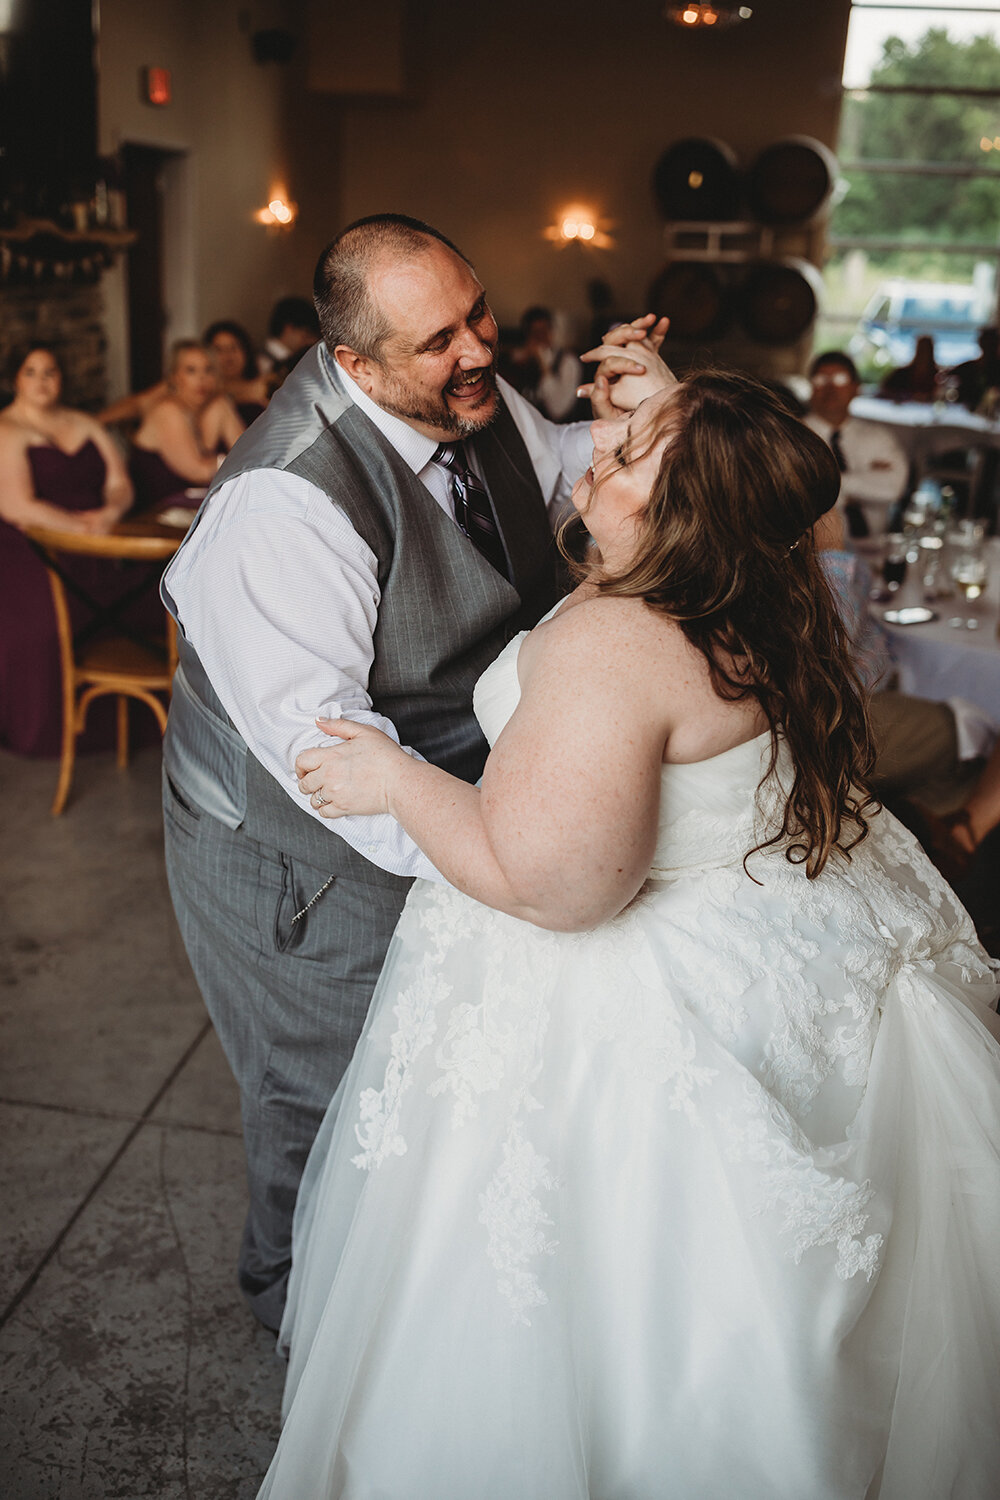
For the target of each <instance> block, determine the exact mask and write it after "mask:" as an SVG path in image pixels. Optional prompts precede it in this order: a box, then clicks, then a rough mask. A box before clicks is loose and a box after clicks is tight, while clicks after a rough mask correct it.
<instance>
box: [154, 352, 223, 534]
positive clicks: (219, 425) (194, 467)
mask: <svg viewBox="0 0 1000 1500" xmlns="http://www.w3.org/2000/svg"><path fill="white" fill-rule="evenodd" d="M243 430H244V429H243V423H242V422H241V421H240V419H239V416H238V415H237V412H236V408H235V406H234V405H233V402H232V400H231V399H230V398H229V397H228V396H222V395H220V394H219V385H218V381H217V379H216V375H215V371H214V369H213V368H212V362H211V359H210V358H209V354H208V351H207V350H206V349H205V347H204V345H203V344H199V343H198V341H197V340H196V339H181V340H180V341H179V342H178V343H176V344H175V345H174V347H173V352H172V354H171V360H170V369H169V370H168V372H167V393H166V395H165V396H163V397H162V399H161V400H159V401H157V403H156V404H155V406H153V407H152V408H151V409H150V411H149V412H148V413H147V414H146V416H145V418H144V419H143V422H142V426H141V427H140V428H139V430H138V432H137V433H136V435H135V437H134V439H133V443H132V453H131V456H130V458H129V472H130V474H131V476H132V483H133V484H134V486H135V501H136V509H137V510H139V511H146V510H152V509H155V508H156V507H157V506H162V505H163V504H164V503H165V502H167V501H168V500H172V501H174V502H175V503H176V504H179V505H190V504H191V498H192V497H191V496H189V495H188V491H189V490H190V489H196V490H202V491H203V490H204V489H205V487H206V486H207V485H208V484H209V483H210V482H211V481H212V479H214V477H215V471H216V469H217V468H218V467H219V455H220V453H228V452H229V449H230V448H231V447H232V446H233V444H234V443H235V441H236V439H237V438H238V437H239V436H240V434H241V433H242V432H243Z"/></svg>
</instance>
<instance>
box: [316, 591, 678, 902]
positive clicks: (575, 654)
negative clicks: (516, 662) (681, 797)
mask: <svg viewBox="0 0 1000 1500" xmlns="http://www.w3.org/2000/svg"><path fill="white" fill-rule="evenodd" d="M642 613H644V612H643V611H642V606H639V605H637V604H635V603H634V601H618V600H601V601H594V602H591V603H587V604H581V605H578V606H576V607H574V608H572V609H569V610H567V611H566V612H565V614H564V615H562V616H560V617H559V618H558V619H556V620H553V621H551V622H550V623H549V624H548V625H546V626H544V627H542V629H541V630H540V632H539V637H538V639H537V642H536V641H535V640H533V641H532V643H531V644H532V647H533V648H534V649H533V650H532V652H531V664H530V670H529V672H528V674H527V678H526V681H525V683H524V686H523V692H522V697H521V701H520V703H519V705H518V708H517V710H516V712H515V713H514V715H513V717H512V718H511V720H510V722H509V723H508V725H507V726H506V728H505V729H504V731H503V733H502V734H501V736H500V738H499V740H498V741H497V744H496V746H495V748H494V750H493V752H492V754H491V755H490V757H489V760H488V761H487V764H486V770H485V773H484V776H483V783H482V791H481V792H480V791H479V790H478V789H477V788H475V787H471V786H469V785H468V784H467V783H466V782H464V781H460V780H458V779H457V778H456V777H454V776H450V775H448V773H447V772H445V771H442V770H441V769H440V768H438V767H436V766H432V765H429V764H427V763H426V762H421V761H414V760H412V759H411V758H410V757H409V756H406V755H404V754H403V753H402V752H401V751H399V750H398V748H397V747H396V746H394V745H393V744H392V743H391V741H389V740H388V739H387V738H386V737H385V736H383V735H380V734H378V731H373V730H367V731H363V732H358V728H359V727H358V726H356V725H347V724H345V723H344V722H343V721H337V722H336V726H335V727H334V726H331V732H333V733H335V734H339V735H344V736H345V743H344V744H343V745H341V746H337V747H335V748H332V749H330V750H323V751H306V752H304V753H303V755H301V756H300V757H299V760H298V762H297V766H298V768H299V772H300V776H301V777H302V780H301V782H300V788H301V790H302V791H303V792H304V793H306V794H308V793H311V792H314V791H316V790H317V789H319V790H320V792H321V795H322V796H323V797H325V798H328V799H330V801H329V805H328V806H327V807H324V815H333V816H337V815H339V814H340V813H345V812H355V813H357V812H375V811H387V812H390V813H391V814H392V815H393V816H394V817H395V818H397V819H398V821H399V822H400V823H401V824H402V825H403V827H404V828H405V829H406V831H407V833H408V834H409V835H410V836H411V838H413V839H414V840H415V842H416V843H417V844H419V845H420V847H421V848H422V849H423V850H424V852H425V853H426V854H427V855H428V857H429V858H430V859H431V860H432V862H433V863H434V864H435V865H436V866H437V868H438V869H439V870H440V871H441V873H442V874H443V875H444V876H445V877H446V879H448V880H449V881H450V882H451V883H452V884H453V885H455V886H457V887H458V889H459V890H462V891H465V892H466V893H467V894H468V895H470V896H474V897H475V898H476V899H477V900H479V901H483V902H485V903H486V904H487V905H488V906H493V907H496V908H498V909H499V910H501V911H505V912H509V913H511V914H512V915H513V916H517V917H521V918H523V919H524V920H526V921H529V922H534V923H535V924H536V925H538V926H540V927H548V928H552V929H555V930H559V931H583V930H586V929H588V928H590V927H594V926H596V925H597V924H598V923H600V922H602V921H606V920H607V919H608V918H609V917H612V916H614V915H615V914H616V913H617V912H619V911H621V909H622V908H623V907H624V906H625V905H626V904H627V903H628V902H629V901H630V900H631V898H632V897H633V896H634V895H635V893H636V891H637V890H638V889H639V887H640V886H641V885H642V882H643V880H644V879H645V878H646V875H647V873H648V870H649V865H650V861H651V859H652V854H653V849H654V846H655V841H656V828H657V813H658V806H659V792H660V767H661V762H662V756H663V747H664V743H665V740H666V736H667V733H668V732H669V727H670V726H669V724H667V723H665V719H664V713H663V707H662V705H663V702H664V698H665V695H664V693H663V692H661V691H659V690H658V689H659V686H660V685H661V684H658V685H657V687H656V688H654V690H651V680H650V673H651V671H652V670H655V667H654V664H653V661H652V660H651V655H650V647H651V643H654V644H653V650H652V655H653V657H654V658H658V657H660V656H661V654H662V653H661V652H658V651H657V650H656V646H655V642H657V641H658V640H661V639H662V627H661V628H660V629H659V630H653V631H651V630H650V624H649V621H648V620H645V619H643V618H642ZM667 686H669V684H667ZM666 697H667V698H669V693H668V694H667V695H666ZM347 736H350V738H349V739H348V738H346V737H347ZM303 771H305V775H303V774H302V773H303Z"/></svg>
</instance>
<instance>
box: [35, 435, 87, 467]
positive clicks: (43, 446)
mask: <svg viewBox="0 0 1000 1500" xmlns="http://www.w3.org/2000/svg"><path fill="white" fill-rule="evenodd" d="M88 448H93V449H94V450H95V451H96V452H97V453H100V449H99V448H98V447H97V444H96V443H95V442H94V439H93V438H85V439H84V441H83V442H82V443H81V444H80V446H79V448H74V449H73V452H72V453H67V452H66V449H65V448H60V446H59V444H58V443H29V444H28V452H29V453H58V455H59V457H60V458H64V459H65V460H66V462H67V463H72V462H73V461H74V460H75V459H77V458H79V457H80V454H81V453H85V452H86V450H87V449H88Z"/></svg>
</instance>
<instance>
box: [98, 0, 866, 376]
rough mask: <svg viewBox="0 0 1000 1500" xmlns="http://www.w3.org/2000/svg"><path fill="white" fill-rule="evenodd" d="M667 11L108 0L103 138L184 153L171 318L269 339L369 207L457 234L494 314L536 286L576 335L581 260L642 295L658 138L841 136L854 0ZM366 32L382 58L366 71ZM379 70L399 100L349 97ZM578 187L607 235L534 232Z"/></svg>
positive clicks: (513, 309)
mask: <svg viewBox="0 0 1000 1500" xmlns="http://www.w3.org/2000/svg"><path fill="white" fill-rule="evenodd" d="M662 8H663V7H662V3H661V0H620V3H619V4H617V5H613V6H609V5H608V4H607V0H600V3H598V0H575V3H572V4H571V3H569V0H499V3H493V4H485V5H471V4H469V3H468V0H462V3H459V0H410V3H409V6H408V7H404V5H403V3H402V0H367V4H366V5H365V6H364V7H363V8H361V7H359V6H358V4H357V0H158V3H157V4H156V5H155V6H151V5H139V4H137V3H136V0H101V13H102V15H101V36H102V40H101V91H100V106H101V138H102V146H103V149H104V150H106V151H113V150H114V149H115V148H116V147H117V146H118V145H120V144H121V143H122V142H124V141H137V142H141V143H146V144H152V145H162V146H164V147H170V148H177V149H179V150H182V151H184V152H186V153H187V154H186V157H185V158H183V159H182V160H179V165H178V169H177V172H176V173H175V174H174V175H175V178H176V181H175V182H174V184H173V188H172V192H173V196H174V200H175V201H174V202H173V203H172V204H171V205H170V210H171V211H170V221H171V222H170V226H169V229H168V246H169V247H172V254H173V260H174V265H175V273H174V275H173V277H172V280H171V301H172V304H173V307H172V313H173V315H174V325H175V326H174V328H173V329H172V330H171V332H177V333H186V332H189V331H191V329H192V328H194V329H198V328H202V327H204V325H205V324H206V323H207V322H208V321H210V320H211V319H212V318H216V317H224V316H231V317H236V318H238V319H240V320H241V321H242V322H244V323H246V324H247V326H248V327H249V329H250V331H251V333H252V334H253V335H254V336H255V337H257V338H259V337H261V336H262V334H263V331H264V324H265V322H266V318H267V314H268V311H269V309H270V307H271V305H272V303H273V302H274V300H275V299H276V298H277V297H278V296H280V295H283V294H285V293H288V292H296V293H304V292H308V289H309V281H310V277H311V273H312V267H313V264H314V262H315V258H316V254H317V253H318V251H319V249H320V248H321V247H322V245H323V243H324V242H325V241H326V240H327V239H328V238H329V237H330V236H331V235H332V234H333V233H335V232H336V230H337V229H338V228H339V227H341V226H342V225H343V224H345V223H347V222H349V221H350V220H351V219H353V218H356V217H358V216H360V215H362V214H366V213H373V212H378V211H380V210H395V211H399V212H404V213H411V214H414V215H417V216H418V217H421V218H426V219H429V220H431V221H432V222H433V223H435V224H437V225H439V226H440V227H441V228H442V229H443V230H444V231H445V232H446V233H448V234H450V235H451V236H452V237H453V238H455V239H456V240H457V241H458V242H459V243H460V244H461V245H462V247H463V248H464V249H465V250H466V252H467V253H468V254H469V255H470V256H471V257H472V258H473V260H475V262H476V263H477V266H478V267H479V269H480V272H481V274H482V276H483V279H484V281H485V282H486V284H487V286H488V288H489V291H490V295H491V299H492V301H493V304H494V307H495V310H496V312H497V314H498V316H499V317H500V318H501V320H502V321H505V322H513V321H515V320H516V318H517V316H518V315H519V313H520V312H521V311H522V309H523V308H524V307H525V306H526V305H527V304H528V303H530V302H534V301H545V302H549V303H550V304H552V305H553V306H554V307H556V308H558V309H560V310H562V311H563V312H564V313H566V314H568V315H569V318H570V321H571V326H574V325H575V326H574V331H582V329H583V327H584V325H585V321H586V299H585V291H584V289H585V286H586V283H587V281H588V280H589V279H591V278H592V277H594V276H602V277H605V278H606V279H607V280H609V281H610V282H611V284H612V287H613V289H614V291H615V293H616V295H617V299H618V301H619V303H620V304H621V306H622V307H623V308H625V309H632V308H640V307H642V306H643V305H644V303H645V298H646V291H647V288H648V286H649V283H650V281H651V280H652V278H653V276H654V275H655V273H656V271H657V270H658V269H659V268H660V266H661V264H662V261H663V253H662V232H663V224H662V221H661V219H660V216H659V214H658V212H657V209H656V207H655V204H654V202H653V198H652V192H651V188H650V177H651V173H652V169H653V166H654V164H655V162H656V160H657V158H658V157H659V155H660V154H661V153H662V151H663V150H665V148H666V147H667V146H668V145H669V144H670V143H671V142H672V141H674V140H676V139H678V138H679V137H682V136H687V135H710V136H714V137H717V138H719V139H722V140H724V141H726V142H728V143H729V145H731V146H732V147H733V148H734V150H735V151H736V152H737V154H738V156H739V157H740V159H741V162H742V163H743V164H744V165H749V163H750V162H751V161H752V160H753V157H754V155H755V154H756V152H757V151H758V150H759V149H760V148H761V147H762V146H764V145H766V144H768V143H769V142H771V141H774V140H776V139H779V138H781V137H782V136H785V135H789V134H806V135H812V136H816V137H817V138H819V139H820V140H822V141H824V142H826V143H827V144H831V145H832V144H833V143H834V140H835V136H836V127H837V119H838V113H839V106H840V98H839V87H840V71H841V64H842V58H843V51H844V42H845V36H846V26H847V15H848V11H849V8H850V7H849V0H754V6H753V8H754V15H753V18H752V19H751V20H750V21H748V22H746V23H745V24H744V25H742V26H739V27H737V28H735V29H734V30H732V31H729V32H725V33H716V34H713V33H684V32H682V31H680V30H678V29H677V28H676V27H674V26H671V25H669V24H668V23H667V22H666V21H664V20H663V18H662ZM348 17H353V20H352V21H350V23H348V20H347V19H346V18H348ZM331 18H332V20H331ZM284 24H287V25H288V26H289V27H290V28H291V29H292V30H293V31H294V32H295V33H296V35H297V36H298V37H299V43H300V44H299V49H298V52H297V55H296V59H295V62H294V63H293V64H292V65H290V66H288V67H284V68H281V67H278V66H277V65H274V64H269V65H267V66H261V65H259V64H257V63H255V62H254V61H253V58H252V56H251V51H250V40H249V35H248V31H249V30H253V29H256V28H257V27H261V26H273V25H284ZM379 47H382V48H383V49H385V48H388V49H389V51H388V53H387V55H390V54H391V57H392V59H393V66H392V67H391V68H389V67H386V68H383V69H382V70H379V69H376V70H375V71H374V73H373V71H372V68H371V58H370V56H369V54H370V52H371V51H372V49H374V48H379ZM399 58H401V59H402V65H401V66H400V65H398V59H399ZM366 59H367V61H366ZM144 64H158V65H160V66H164V67H169V68H170V69H171V71H172V75H173V84H174V102H173V103H172V104H171V105H170V106H169V108H168V109H163V110H157V109H153V108H152V107H150V106H148V105H144V104H143V103H141V102H140V99H139V92H138V78H139V69H140V68H141V67H142V66H143V65H144ZM372 78H374V80H375V83H374V86H375V87H382V88H384V89H385V90H386V91H387V92H389V93H393V94H394V95H395V97H383V98H364V97H361V98H359V97H357V95H356V94H354V93H352V92H351V89H350V83H351V80H352V79H353V80H357V79H362V80H366V81H367V80H369V79H372ZM309 80H311V81H312V82H313V83H316V82H319V83H326V84H327V85H331V84H332V86H333V88H336V89H337V90H338V92H331V91H329V90H327V91H324V90H317V89H310V88H309V87H308V86H307V84H308V81H309ZM369 86H370V85H369ZM281 177H284V178H285V179H286V182H287V187H288V190H289V192H290V194H291V196H292V197H293V198H294V199H295V200H296V201H297V202H298V204H299V207H300V216H299V220H298V222H297V224H296V225H295V227H294V228H293V229H292V230H291V231H288V232H281V233H273V232H269V231H266V230H264V229H263V228H261V227H260V226H259V225H257V224H255V223H254V222H253V220H252V214H253V211H254V210H255V209H256V208H258V207H259V206H260V205H261V204H262V203H263V202H265V201H266V196H267V193H268V190H269V189H270V187H271V185H272V183H273V182H274V181H275V180H276V179H278V178H281ZM572 200H582V201H583V202H585V203H589V204H591V205H593V207H594V209H595V210H596V212H597V213H598V214H599V216H600V217H601V218H602V219H603V220H606V221H607V222H608V223H609V225H610V227H611V233H612V235H613V237H614V245H613V248H611V249H610V250H606V251H599V250H594V249H583V248H582V247H579V246H570V247H568V248H565V249H562V250H559V249H556V248H555V247H554V246H552V245H551V244H549V243H548V242H547V241H546V240H545V239H544V238H543V237H542V230H543V229H544V227H545V226H546V225H547V224H550V223H552V222H553V221H554V220H555V219H556V217H557V214H558V212H559V210H560V208H562V207H564V206H565V205H566V204H567V203H569V202H570V201H572ZM106 292H107V303H108V324H109V343H110V350H111V376H112V381H111V383H112V387H113V388H114V387H117V386H120V384H121V381H122V378H123V371H124V368H125V366H124V362H123V361H124V353H123V343H124V312H123V301H122V286H121V277H120V276H117V277H116V276H115V275H112V276H110V277H109V278H107V282H106ZM181 322H183V323H184V324H185V325H186V326H183V327H181V326H179V324H180V323H181ZM113 393H115V392H114V390H113Z"/></svg>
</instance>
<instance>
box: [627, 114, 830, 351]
mask: <svg viewBox="0 0 1000 1500" xmlns="http://www.w3.org/2000/svg"><path fill="white" fill-rule="evenodd" d="M836 175H837V164H836V160H835V158H834V156H833V154H832V152H830V151H829V150H828V149H827V147H826V146H824V145H823V144H822V143H821V142H819V141H816V140H812V139H811V138H809V137H806V136H790V137H788V138H786V139H784V140H780V141H775V142H774V143H773V144H772V145H770V146H766V147H765V148H764V149H763V150H762V151H761V152H760V154H759V155H758V156H757V158H756V159H755V161H754V162H753V164H752V166H751V167H750V168H749V170H747V171H746V172H744V171H742V170H741V168H740V165H739V162H738V161H737V158H736V156H735V154H734V153H733V151H732V150H731V149H730V147H729V146H727V145H725V144H724V143H723V142H721V141H716V140H709V139H704V138H691V139H686V140H680V141H675V142H674V144H673V145H672V146H670V147H669V148H668V149H667V150H666V151H664V153H663V155H662V156H661V157H660V159H659V161H658V162H657V163H656V167H655V170H654V173H653V192H654V195H655V198H656V202H657V206H658V207H659V210H660V212H661V214H662V215H663V218H664V220H665V221H666V227H665V231H664V239H665V243H666V249H667V259H666V263H665V264H664V266H663V267H662V269H661V270H660V271H659V272H658V274H657V275H656V277H655V279H654V281H653V284H652V286H651V288H650V309H651V310H652V311H654V312H656V313H658V314H666V315H667V316H668V317H669V318H670V322H671V328H670V335H669V338H670V344H671V346H672V348H673V349H674V351H675V355H676V356H677V357H678V362H679V363H682V364H683V363H684V357H685V355H686V354H690V356H691V357H694V356H695V355H696V354H697V353H700V352H703V351H705V350H706V349H707V350H710V351H712V352H715V353H717V354H718V355H720V357H725V358H727V359H738V360H739V362H740V363H742V364H744V365H745V366H746V367H747V368H751V369H755V370H757V371H758V372H759V373H769V372H774V373H780V372H783V371H787V370H790V369H794V368H795V367H796V366H799V365H801V363H802V361H803V359H804V358H805V357H806V356H807V354H808V343H809V339H810V336H811V330H812V326H813V323H814V321H815V318H816V314H817V312H818V310H819V299H820V293H821V280H820V275H819V272H818V270H817V268H816V262H817V261H819V260H820V259H821V256H822V246H823V226H824V222H825V216H826V211H827V209H828V205H829V202H830V198H831V195H832V192H833V188H834V184H835V182H836Z"/></svg>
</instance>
